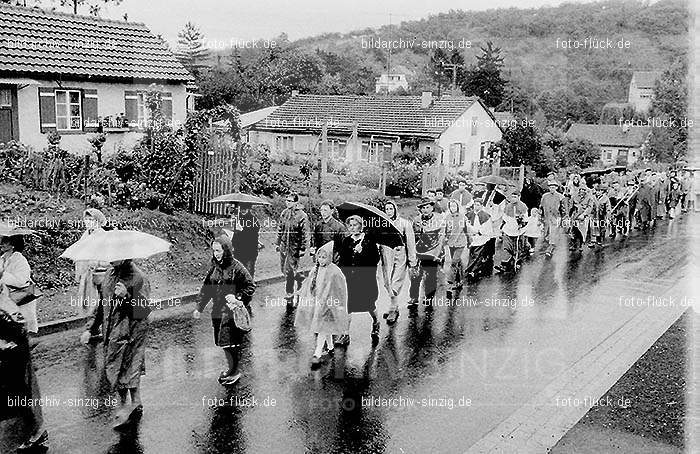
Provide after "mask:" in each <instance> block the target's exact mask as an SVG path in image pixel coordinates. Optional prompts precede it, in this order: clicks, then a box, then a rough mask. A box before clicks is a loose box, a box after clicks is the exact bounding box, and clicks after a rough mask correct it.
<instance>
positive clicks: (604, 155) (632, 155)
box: [600, 146, 642, 165]
mask: <svg viewBox="0 0 700 454" xmlns="http://www.w3.org/2000/svg"><path fill="white" fill-rule="evenodd" d="M600 150H601V151H600V160H601V162H602V163H603V165H616V164H617V157H618V156H620V155H624V154H625V152H627V164H628V165H629V164H634V163H635V162H637V160H638V159H639V158H640V155H641V152H642V151H641V148H628V147H611V146H601V147H600Z"/></svg>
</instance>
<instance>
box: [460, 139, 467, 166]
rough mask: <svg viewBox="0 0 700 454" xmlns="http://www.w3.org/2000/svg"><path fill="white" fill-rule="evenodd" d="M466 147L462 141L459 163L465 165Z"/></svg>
mask: <svg viewBox="0 0 700 454" xmlns="http://www.w3.org/2000/svg"><path fill="white" fill-rule="evenodd" d="M465 151H466V150H465V149H464V144H463V143H460V144H459V165H460V166H463V165H464V158H465V156H464V155H465V154H466V153H465Z"/></svg>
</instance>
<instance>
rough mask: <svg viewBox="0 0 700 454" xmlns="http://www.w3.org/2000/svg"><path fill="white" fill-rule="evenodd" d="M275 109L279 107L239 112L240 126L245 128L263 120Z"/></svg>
mask: <svg viewBox="0 0 700 454" xmlns="http://www.w3.org/2000/svg"><path fill="white" fill-rule="evenodd" d="M277 109H279V106H271V107H264V108H262V109H258V110H254V111H252V112H247V113H243V114H241V128H247V127H248V126H251V125H254V124H255V123H258V122H260V121H262V120H264V119H265V118H267V117H268V116H270V115H271V114H272V113H273V112H274V111H275V110H277Z"/></svg>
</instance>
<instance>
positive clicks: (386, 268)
mask: <svg viewBox="0 0 700 454" xmlns="http://www.w3.org/2000/svg"><path fill="white" fill-rule="evenodd" d="M384 212H385V213H386V214H387V216H388V217H389V219H391V222H392V224H394V227H396V228H397V229H398V231H399V232H401V237H402V238H403V244H402V245H400V246H397V247H395V248H391V247H389V246H384V245H382V246H381V260H382V273H383V277H384V286H385V287H386V290H387V293H389V298H390V303H389V304H390V306H389V310H388V311H387V312H386V313H385V314H384V318H385V319H386V323H387V324H388V325H393V324H394V323H396V319H398V318H399V295H400V294H401V291H402V290H403V287H404V285H406V283H407V282H408V281H409V279H408V268H409V267H412V268H415V267H416V266H417V265H418V259H417V258H416V238H415V234H414V233H413V224H412V223H411V221H409V220H408V219H404V218H402V217H400V216H399V210H398V208H397V207H396V204H395V203H394V202H391V201H389V202H386V204H385V205H384Z"/></svg>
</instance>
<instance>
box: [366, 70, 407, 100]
mask: <svg viewBox="0 0 700 454" xmlns="http://www.w3.org/2000/svg"><path fill="white" fill-rule="evenodd" d="M410 74H411V72H410V71H409V70H408V69H406V68H405V67H403V66H400V65H399V66H397V67H395V68H392V69H391V71H387V72H385V73H382V74H380V75H379V77H377V79H376V80H375V82H374V92H375V93H385V94H386V93H391V92H393V91H397V90H399V89H400V88H403V89H404V90H408V77H409V75H410Z"/></svg>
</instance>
